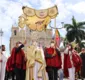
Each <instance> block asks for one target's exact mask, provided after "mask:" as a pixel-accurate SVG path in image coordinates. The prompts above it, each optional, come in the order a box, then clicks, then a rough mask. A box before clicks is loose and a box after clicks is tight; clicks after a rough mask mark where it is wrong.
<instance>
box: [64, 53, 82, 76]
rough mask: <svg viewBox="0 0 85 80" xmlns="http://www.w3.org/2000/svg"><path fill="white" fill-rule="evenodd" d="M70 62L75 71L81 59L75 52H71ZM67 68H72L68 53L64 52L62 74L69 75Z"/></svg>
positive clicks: (77, 69)
mask: <svg viewBox="0 0 85 80" xmlns="http://www.w3.org/2000/svg"><path fill="white" fill-rule="evenodd" d="M72 62H73V66H74V67H75V69H76V71H77V72H78V71H79V70H80V68H81V64H82V60H81V58H80V56H78V54H77V53H72ZM68 68H72V64H71V60H70V56H69V54H64V74H65V76H66V77H68V76H69V74H68Z"/></svg>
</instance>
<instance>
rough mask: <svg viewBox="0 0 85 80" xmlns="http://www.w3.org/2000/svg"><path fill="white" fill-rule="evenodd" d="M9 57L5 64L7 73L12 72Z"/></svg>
mask: <svg viewBox="0 0 85 80" xmlns="http://www.w3.org/2000/svg"><path fill="white" fill-rule="evenodd" d="M11 62H12V61H11V57H9V58H8V60H7V63H6V70H7V71H8V72H9V71H12V70H13V69H14V68H13V67H12V63H11Z"/></svg>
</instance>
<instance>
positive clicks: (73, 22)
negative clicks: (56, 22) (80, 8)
mask: <svg viewBox="0 0 85 80" xmlns="http://www.w3.org/2000/svg"><path fill="white" fill-rule="evenodd" d="M72 24H73V26H74V27H76V26H77V22H76V19H75V18H74V16H73V18H72Z"/></svg>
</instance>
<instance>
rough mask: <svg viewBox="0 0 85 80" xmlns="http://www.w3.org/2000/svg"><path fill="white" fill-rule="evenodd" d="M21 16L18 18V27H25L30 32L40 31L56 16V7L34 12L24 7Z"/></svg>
mask: <svg viewBox="0 0 85 80" xmlns="http://www.w3.org/2000/svg"><path fill="white" fill-rule="evenodd" d="M22 10H23V14H22V15H21V16H20V17H19V27H20V28H24V27H25V25H26V26H27V27H29V28H30V29H31V30H38V31H42V30H45V29H46V28H47V25H48V24H49V23H50V20H51V19H53V18H55V17H56V16H57V14H58V9H57V6H54V7H52V8H48V9H42V10H35V9H32V8H29V7H27V6H24V7H23V8H22Z"/></svg>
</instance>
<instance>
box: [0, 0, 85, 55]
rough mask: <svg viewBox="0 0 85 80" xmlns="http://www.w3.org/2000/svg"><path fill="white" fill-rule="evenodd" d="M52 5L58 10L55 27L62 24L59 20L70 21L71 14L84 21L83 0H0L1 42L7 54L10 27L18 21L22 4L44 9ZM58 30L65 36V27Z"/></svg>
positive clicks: (84, 0)
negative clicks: (2, 32)
mask: <svg viewBox="0 0 85 80" xmlns="http://www.w3.org/2000/svg"><path fill="white" fill-rule="evenodd" d="M54 5H57V6H58V10H59V15H58V16H57V17H56V19H57V22H56V23H57V27H61V26H62V25H61V22H64V23H71V18H72V16H73V15H74V16H75V18H76V19H77V21H85V0H0V29H1V28H2V30H3V31H4V35H3V43H4V44H5V45H6V48H7V54H8V53H9V40H10V36H11V27H12V25H15V23H17V22H18V17H19V16H20V15H21V14H22V9H21V8H22V6H28V7H32V8H35V9H45V8H49V7H52V6H54ZM59 31H60V34H61V35H62V36H65V34H66V31H65V29H62V30H59ZM0 44H1V43H0Z"/></svg>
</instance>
